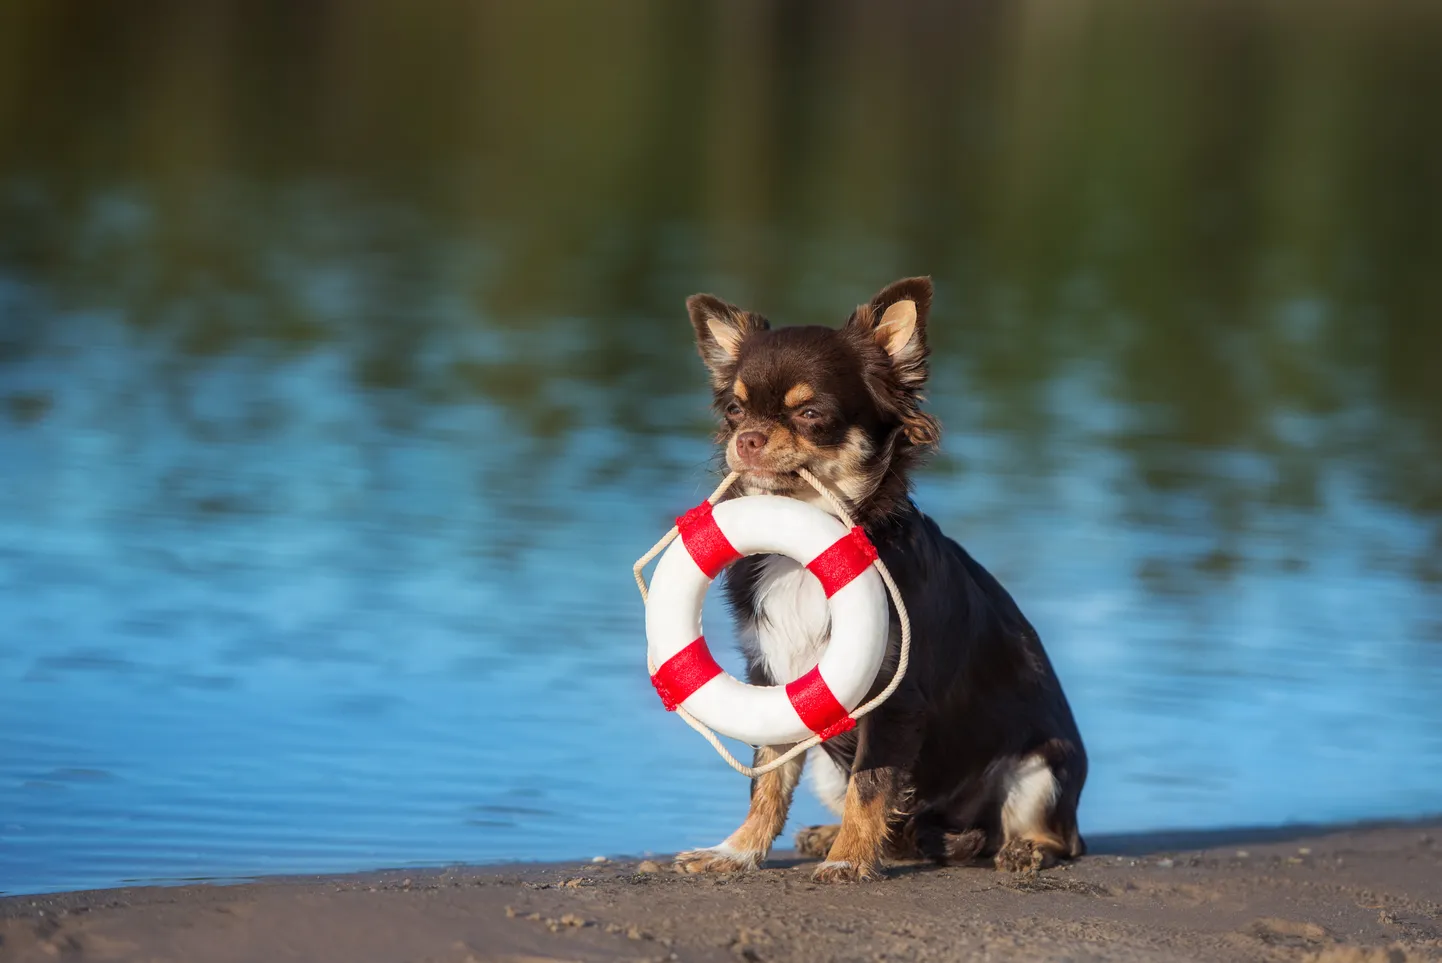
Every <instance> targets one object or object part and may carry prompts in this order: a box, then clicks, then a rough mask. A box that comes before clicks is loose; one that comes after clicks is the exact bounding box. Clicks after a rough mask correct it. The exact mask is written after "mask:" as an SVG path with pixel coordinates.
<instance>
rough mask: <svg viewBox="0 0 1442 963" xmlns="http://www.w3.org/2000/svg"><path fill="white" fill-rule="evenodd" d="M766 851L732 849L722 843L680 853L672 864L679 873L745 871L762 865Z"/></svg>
mask: <svg viewBox="0 0 1442 963" xmlns="http://www.w3.org/2000/svg"><path fill="white" fill-rule="evenodd" d="M765 856H766V854H765V853H758V852H754V851H743V850H736V849H732V848H731V847H730V846H727V845H726V844H724V843H722V844H721V845H719V846H708V847H706V848H705V849H692V850H689V851H687V852H684V853H678V854H677V855H676V860H675V862H674V863H673V864H672V865H673V866H674V867H675V868H676V872H678V873H745V872H749V871H751V870H753V869H755V868H756V867H757V866H760V865H761V860H762V859H764V858H765Z"/></svg>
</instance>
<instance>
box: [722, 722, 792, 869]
mask: <svg viewBox="0 0 1442 963" xmlns="http://www.w3.org/2000/svg"><path fill="white" fill-rule="evenodd" d="M788 748H789V747H788V746H779V747H773V746H762V747H761V748H760V749H758V750H756V763H755V764H756V765H757V766H764V765H766V764H767V763H768V762H771V761H772V760H773V759H775V758H776V757H777V756H779V755H781V753H783V752H785V751H786V750H787V749H788ZM805 758H806V757H805V755H804V754H802V755H800V756H797V757H796V758H795V759H793V760H791V761H790V762H788V763H787V764H786V765H784V766H781V767H779V768H777V769H773V770H771V771H770V772H768V773H765V774H764V775H761V776H757V777H756V779H755V785H754V786H753V788H752V790H751V808H750V809H749V810H748V811H747V813H746V821H745V822H744V823H742V824H741V827H740V828H739V829H737V830H736V831H735V832H734V833H732V834H731V835H730V836H729V837H728V838H727V840H726V843H727V845H729V846H731V847H733V848H734V849H737V850H740V851H743V852H759V853H761V854H762V855H763V856H764V855H765V854H766V853H768V852H770V850H771V844H772V843H773V842H775V841H776V837H777V836H780V835H781V830H782V829H784V828H786V814H787V813H788V812H789V811H790V809H791V797H792V796H793V795H794V794H795V792H796V783H797V782H799V781H800V779H801V767H802V766H803V765H805Z"/></svg>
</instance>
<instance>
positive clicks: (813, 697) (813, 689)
mask: <svg viewBox="0 0 1442 963" xmlns="http://www.w3.org/2000/svg"><path fill="white" fill-rule="evenodd" d="M857 531H858V532H859V531H861V529H859V528H858V529H857ZM786 698H788V699H790V700H791V705H792V706H793V707H794V708H795V709H796V714H797V715H798V716H800V717H801V721H802V722H804V723H806V728H808V729H810V730H811V731H812V732H814V733H816V734H817V735H818V736H820V737H821V739H822V741H823V742H824V741H826V740H827V739H830V738H831V737H832V736H839V735H841V733H843V732H847V731H849V730H851V729H854V728H855V727H856V720H855V719H853V718H851V716H850V714H848V713H847V711H846V707H845V706H844V705H842V704H841V703H839V702H837V701H836V696H835V695H834V694H833V693H832V691H831V687H830V686H829V685H827V684H826V680H825V679H823V678H821V669H820V667H819V666H818V667H817V668H813V669H812V670H811V671H810V672H808V673H806V674H805V675H803V676H802V677H801V678H799V679H797V680H796V681H795V682H788V683H786Z"/></svg>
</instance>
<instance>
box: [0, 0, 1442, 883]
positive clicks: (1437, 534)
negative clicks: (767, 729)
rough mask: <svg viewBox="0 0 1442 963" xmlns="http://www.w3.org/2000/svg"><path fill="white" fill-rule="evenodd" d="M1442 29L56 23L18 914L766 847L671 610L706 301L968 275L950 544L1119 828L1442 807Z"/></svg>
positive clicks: (31, 232)
mask: <svg viewBox="0 0 1442 963" xmlns="http://www.w3.org/2000/svg"><path fill="white" fill-rule="evenodd" d="M162 7H163V9H162ZM1439 28H1442V16H1439V12H1438V9H1437V8H1436V7H1435V6H1431V5H1426V4H1421V3H1417V4H1409V3H1397V4H1393V5H1390V6H1388V7H1385V8H1383V7H1380V6H1378V5H1367V4H1360V3H1356V4H1353V3H1344V2H1327V3H1321V4H1315V5H1308V6H1307V7H1305V8H1300V7H1299V8H1297V9H1296V10H1293V11H1288V10H1284V9H1282V8H1280V7H1276V8H1274V7H1270V6H1265V5H1263V6H1258V5H1251V4H1241V3H1236V4H1233V3H1220V4H1217V3H1200V2H1198V3H1183V4H1173V5H1167V6H1165V7H1156V6H1154V5H1148V4H1142V3H1127V2H1122V0H1115V2H1100V3H1093V4H1062V5H1058V4H1042V3H1038V4H1034V5H996V6H993V5H989V4H974V5H969V6H959V7H950V6H946V7H942V6H936V7H933V6H930V5H918V6H916V7H899V8H898V7H890V6H888V7H886V8H885V9H883V8H881V7H880V6H874V5H862V4H854V5H851V4H840V5H838V4H830V3H828V4H824V5H822V4H817V5H808V4H786V5H780V6H771V5H764V4H755V5H752V4H744V3H742V4H724V5H723V4H717V5H715V6H704V5H675V4H668V3H665V2H664V0H652V2H636V3H622V4H604V5H580V4H576V5H565V4H551V3H533V4H506V3H493V4H465V5H462V4H455V5H447V4H433V5H421V6H418V7H417V6H411V5H407V6H405V7H401V6H375V7H373V8H360V7H352V6H349V5H346V6H336V5H300V6H291V5H281V6H276V7H264V6H261V5H251V4H240V3H233V4H231V3H219V2H211V0H205V2H197V3H191V4H185V5H175V4H170V5H159V4H157V5H154V6H153V7H152V8H144V7H139V6H135V5H127V6H125V7H124V8H123V9H122V8H121V7H114V8H110V7H105V8H97V7H95V6H94V5H91V4H81V3H75V2H61V3H56V2H54V0H43V2H42V0H21V2H19V3H14V4H7V5H6V9H5V11H4V12H3V13H0V478H3V490H0V891H6V892H28V891H39V890H48V889H56V888H68V887H79V886H99V885H113V884H116V883H118V882H120V881H122V880H130V879H175V878H182V877H194V876H203V877H223V876H233V875H238V874H252V873H266V872H295V871H325V870H343V869H354V868H365V867H374V866H382V865H401V864H435V863H445V862H458V861H480V860H500V859H517V858H560V857H575V856H588V855H592V854H594V853H601V852H611V853H619V852H633V853H634V852H640V851H642V850H646V849H652V850H658V851H660V850H666V849H674V848H677V847H680V846H683V845H688V844H693V843H706V842H712V841H714V840H715V839H716V838H719V836H720V835H721V834H723V833H724V832H726V831H727V830H729V829H730V828H732V823H733V822H734V820H736V819H737V818H738V817H739V815H740V814H741V812H742V810H743V809H744V801H745V785H744V783H742V782H741V781H740V780H739V779H738V778H737V777H735V776H734V774H732V773H731V772H730V771H729V770H728V769H726V768H725V767H724V766H722V765H721V764H720V763H719V762H718V761H717V760H716V759H715V758H714V757H713V756H712V754H711V751H710V750H709V748H707V747H706V746H705V744H704V743H702V742H701V741H700V740H698V739H697V738H696V737H695V736H694V734H693V733H691V732H690V730H688V729H686V728H685V727H684V726H681V725H679V724H678V723H677V721H676V720H675V719H674V718H671V717H669V716H667V715H665V713H664V712H662V711H661V709H660V708H659V706H658V704H657V702H656V699H655V696H654V693H653V692H652V691H651V689H650V686H649V684H648V682H647V680H646V678H645V672H644V665H643V661H644V660H643V654H642V651H643V644H644V643H643V638H642V619H641V610H640V605H639V601H638V599H637V598H636V597H635V595H634V587H633V586H632V585H631V583H630V573H629V566H630V563H631V561H632V560H633V559H634V558H635V557H636V556H637V555H638V554H639V553H640V551H642V550H643V549H644V548H645V547H647V546H648V545H650V544H651V542H652V540H653V539H654V538H655V537H656V536H657V535H658V534H659V533H660V532H661V531H662V530H664V528H665V527H666V525H667V524H668V519H669V517H670V516H671V515H673V514H674V513H675V512H677V511H678V510H680V509H682V508H684V507H686V506H687V505H689V504H692V503H694V502H695V500H696V499H697V498H698V496H699V494H700V493H702V492H704V491H705V490H707V489H708V488H709V487H710V485H711V480H710V479H711V475H710V473H709V472H710V465H709V461H708V456H709V449H708V443H707V434H708V427H707V413H706V410H705V409H706V396H705V385H704V379H703V376H702V372H701V370H700V367H699V363H698V362H697V361H696V360H695V359H694V357H693V355H692V349H691V347H690V343H689V326H688V325H687V323H686V321H685V317H684V312H683V310H682V307H681V301H682V299H683V298H684V296H685V295H686V294H688V293H691V292H692V291H694V290H699V289H714V290H718V291H721V292H723V293H725V294H726V295H728V296H730V297H732V298H733V299H735V300H738V301H741V302H742V303H746V304H748V305H754V306H756V307H758V308H760V309H762V310H764V311H765V312H767V313H768V314H770V315H771V316H772V317H773V318H775V319H777V320H778V321H783V322H813V321H824V322H828V323H835V322H838V321H839V320H841V318H842V317H844V314H845V311H846V308H847V307H848V306H849V305H850V304H852V303H855V301H856V300H858V299H860V298H862V297H864V296H865V295H866V294H868V293H869V292H870V291H871V290H873V289H875V288H877V287H879V286H880V285H881V284H882V283H884V282H886V281H887V280H890V279H891V278H893V277H895V276H899V275H902V274H907V273H915V272H919V271H929V272H931V273H933V274H934V275H935V276H936V278H937V283H938V298H939V301H938V310H937V318H936V321H935V322H934V325H935V331H934V342H935V345H936V348H937V361H936V365H935V375H934V385H933V391H932V396H933V405H934V408H935V410H936V411H937V412H938V414H939V415H940V416H941V417H942V419H943V422H944V423H945V425H946V427H947V429H948V436H947V445H946V451H947V453H946V455H945V456H944V457H943V458H941V459H938V460H937V461H936V462H935V463H934V464H933V465H932V466H931V468H930V469H929V470H928V471H927V473H926V474H925V475H924V477H923V478H922V479H921V482H920V484H919V497H920V499H921V501H922V502H923V505H924V507H926V508H927V509H928V510H929V511H930V512H932V513H933V514H934V515H936V516H937V517H938V518H939V519H940V521H941V522H942V523H943V524H944V526H945V527H946V528H947V529H948V530H949V531H950V532H952V533H953V534H955V535H957V536H958V537H959V538H960V539H962V540H963V541H964V542H965V543H966V544H967V545H968V547H969V548H970V549H971V550H972V551H973V552H974V554H976V555H977V556H978V557H979V558H980V559H982V560H983V561H984V562H985V563H986V564H988V565H989V566H990V567H991V568H992V569H993V570H994V571H995V572H996V573H997V574H998V575H999V576H1000V577H1001V578H1002V579H1003V581H1004V582H1005V583H1006V584H1007V585H1008V586H1009V587H1010V588H1011V589H1012V591H1013V592H1014V594H1016V595H1017V597H1018V598H1019V599H1020V600H1021V602H1022V604H1023V606H1024V607H1025V608H1026V610H1027V611H1028V613H1029V614H1030V615H1031V617H1032V619H1033V621H1035V622H1036V623H1037V625H1038V627H1039V628H1040V629H1041V631H1042V634H1043V636H1044V638H1045V639H1046V640H1047V642H1048V645H1049V647H1050V650H1051V652H1052V654H1053V657H1054V660H1055V662H1056V663H1057V665H1058V669H1059V671H1060V673H1061V675H1062V678H1063V680H1064V681H1065V683H1066V685H1067V687H1068V690H1069V692H1070V694H1071V697H1072V701H1073V704H1074V707H1075V709H1076V712H1077V715H1078V717H1079V720H1080V722H1081V725H1082V727H1083V732H1084V734H1085V735H1086V737H1087V740H1088V744H1089V748H1090V750H1091V753H1092V757H1093V767H1092V772H1093V776H1092V780H1091V782H1090V784H1089V786H1088V790H1087V795H1086V798H1085V800H1084V806H1083V809H1084V813H1083V818H1084V825H1085V826H1086V827H1087V828H1089V829H1090V830H1091V831H1093V832H1101V831H1126V830H1137V829H1147V828H1157V827H1173V826H1192V827H1203V826H1217V825H1226V824H1237V823H1271V822H1281V821H1286V820H1296V819H1305V820H1332V819H1347V818H1356V817H1364V816H1385V815H1406V814H1414V813H1422V812H1428V811H1433V812H1435V811H1436V810H1438V809H1439V808H1442V806H1439V802H1438V800H1439V799H1442V708H1439V704H1438V702H1437V700H1436V698H1435V697H1434V693H1436V692H1437V691H1439V690H1442V604H1439V588H1442V520H1439V515H1442V381H1439V379H1438V378H1437V377H1436V375H1435V367H1436V362H1437V359H1438V358H1442V325H1439V324H1438V322H1437V318H1438V317H1439V314H1442V283H1439V280H1438V278H1439V274H1438V272H1437V271H1436V265H1437V264H1438V263H1439V262H1442V215H1439V212H1442V190H1439V188H1442V120H1439V115H1438V114H1437V112H1436V111H1435V109H1434V105H1433V103H1432V100H1433V98H1432V97H1431V94H1430V92H1432V91H1436V90H1438V89H1442V29H1439ZM598 50H600V51H604V55H599V56H598V55H597V53H598ZM542 61H544V62H545V63H548V64H556V65H560V64H564V65H565V69H563V70H561V69H556V70H552V69H549V68H547V69H539V70H538V69H536V68H537V64H538V63H541V62H542ZM708 618H711V619H714V621H715V622H716V625H715V626H714V627H713V628H712V630H711V632H710V633H709V634H712V635H715V636H724V635H725V634H726V629H725V628H724V622H723V620H722V619H721V618H720V617H719V613H711V615H710V616H708ZM796 818H797V821H798V822H800V821H807V820H810V821H815V820H819V819H820V818H821V813H820V811H819V808H818V807H817V805H816V804H815V803H814V802H812V801H810V800H809V799H808V800H806V801H805V802H804V803H803V804H802V806H801V808H800V811H799V812H798V813H797V816H796Z"/></svg>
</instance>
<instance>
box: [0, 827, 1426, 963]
mask: <svg viewBox="0 0 1442 963" xmlns="http://www.w3.org/2000/svg"><path fill="white" fill-rule="evenodd" d="M1088 844H1089V847H1090V852H1089V854H1088V855H1087V856H1085V857H1083V858H1082V859H1080V860H1078V861H1077V862H1075V863H1073V864H1070V865H1068V866H1064V867H1059V868H1056V869H1052V870H1047V871H1045V872H1043V873H1040V874H1035V875H1015V876H1014V875H1011V874H1002V873H998V872H996V871H995V870H993V869H990V868H989V867H985V866H982V865H977V866H967V867H934V866H931V865H929V864H918V863H898V864H894V865H892V866H891V868H890V870H889V873H888V878H887V879H885V880H883V881H879V882H874V883H863V884H842V885H829V886H822V885H818V884H815V883H812V882H811V879H810V870H811V867H812V866H813V865H814V862H812V861H806V860H801V859H799V858H797V857H796V856H795V855H794V854H793V853H790V852H778V853H776V854H774V855H773V858H772V859H771V860H769V861H768V863H767V864H766V866H764V867H763V868H762V869H760V870H758V871H756V872H753V873H750V874H744V875H735V876H710V875H705V876H680V875H678V874H676V873H674V872H672V871H671V870H670V867H669V865H668V864H666V863H665V862H660V863H659V866H658V865H657V864H655V863H649V862H648V861H641V860H636V859H615V860H610V861H607V862H605V863H592V862H577V863H508V864H501V865H489V866H474V867H453V868H447V869H424V870H421V869H398V870H380V871H375V872H366V873H353V874H344V875H332V876H283V877H267V878H262V879H258V880H253V881H245V882H233V883H231V882H226V883H181V884H174V885H147V886H136V887H120V888H114V889H102V890H85V891H75V892H61V893H51V894H44V895H17V896H6V897H0V963H28V961H30V960H54V959H74V960H129V959H145V960H154V961H166V960H174V961H177V963H179V961H186V963H204V961H212V960H214V961H230V960H236V961H241V960H267V961H282V960H329V959H335V960H344V961H347V963H369V961H372V960H374V961H378V963H379V961H401V960H405V961H412V960H413V961H421V960H426V961H433V963H544V961H560V960H576V961H585V963H593V961H594V963H603V961H620V960H656V961H659V960H669V959H678V960H698V961H710V960H715V961H721V960H727V961H733V963H734V961H736V960H738V959H740V960H749V961H753V963H759V961H786V960H796V961H811V960H816V961H821V960H842V959H845V960H853V959H854V960H868V961H883V960H911V959H915V960H938V961H940V960H969V959H978V960H980V959H989V958H995V957H997V956H1004V957H1006V958H1007V959H1017V960H1029V959H1037V960H1044V959H1057V958H1059V957H1067V958H1071V959H1087V960H1193V959H1195V960H1232V959H1235V960H1239V961H1240V960H1257V959H1265V960H1298V961H1302V960H1315V961H1319V963H1322V961H1334V963H1343V961H1354V963H1370V961H1374V960H1375V961H1379V963H1381V961H1386V963H1401V961H1406V963H1411V961H1414V960H1442V816H1439V817H1431V818H1426V819H1418V820H1408V821H1387V822H1364V823H1355V824H1349V825H1338V826H1313V825H1299V826H1283V827H1275V828H1238V829H1223V830H1199V831H1176V832H1160V833H1140V834H1135V835H1114V836H1097V837H1094V838H1091V839H1089V840H1088ZM658 869H659V871H657V870H658Z"/></svg>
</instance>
